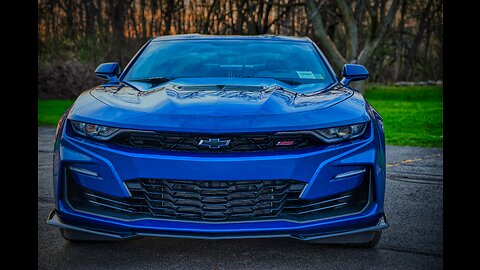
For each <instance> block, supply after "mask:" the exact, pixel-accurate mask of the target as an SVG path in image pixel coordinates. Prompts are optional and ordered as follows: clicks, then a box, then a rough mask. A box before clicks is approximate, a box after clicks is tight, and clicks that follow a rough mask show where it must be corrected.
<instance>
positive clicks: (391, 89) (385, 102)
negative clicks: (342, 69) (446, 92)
mask: <svg viewBox="0 0 480 270" xmlns="http://www.w3.org/2000/svg"><path fill="white" fill-rule="evenodd" d="M365 98H366V99H367V100H368V101H369V102H370V104H372V106H373V107H375V109H376V110H377V111H378V112H379V113H380V115H381V116H382V118H383V124H384V126H385V139H386V143H387V144H390V145H410V146H424V147H443V88H442V87H441V86H407V87H396V86H377V87H367V89H366V92H365Z"/></svg>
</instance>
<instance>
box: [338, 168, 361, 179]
mask: <svg viewBox="0 0 480 270" xmlns="http://www.w3.org/2000/svg"><path fill="white" fill-rule="evenodd" d="M366 171H367V169H365V168H363V169H361V170H355V171H349V172H344V173H341V174H337V176H335V179H336V180H338V179H341V178H346V177H350V176H354V175H358V174H362V173H365V172H366Z"/></svg>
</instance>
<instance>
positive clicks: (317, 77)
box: [313, 73, 324, 80]
mask: <svg viewBox="0 0 480 270" xmlns="http://www.w3.org/2000/svg"><path fill="white" fill-rule="evenodd" d="M313 76H314V77H315V79H319V80H323V79H324V78H323V75H322V74H320V73H315V74H313Z"/></svg>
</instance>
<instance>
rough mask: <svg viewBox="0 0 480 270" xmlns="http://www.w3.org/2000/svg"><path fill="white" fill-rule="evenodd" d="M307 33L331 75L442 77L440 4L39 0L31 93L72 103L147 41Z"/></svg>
mask: <svg viewBox="0 0 480 270" xmlns="http://www.w3.org/2000/svg"><path fill="white" fill-rule="evenodd" d="M186 33H200V34H215V35H261V34H269V35H287V36H308V37H310V38H311V39H312V40H313V41H315V43H316V44H317V45H318V46H319V47H320V48H321V49H322V50H323V52H324V53H325V54H326V56H327V58H328V59H329V61H330V63H331V64H332V66H333V68H334V70H335V71H336V72H337V75H340V71H341V67H342V66H343V64H345V63H359V64H363V65H365V66H366V67H367V69H368V70H369V71H370V77H369V79H368V83H381V84H392V83H396V82H400V81H438V80H440V81H441V80H442V79H443V1H442V0H351V1H347V0H236V1H235V0H184V1H179V0H103V1H102V0H38V94H39V98H41V99H68V98H70V99H71V98H75V97H76V96H77V95H78V94H79V93H81V92H82V91H84V90H86V89H88V88H90V87H92V86H94V85H95V84H98V83H101V82H102V81H100V80H99V79H97V78H96V77H95V73H94V70H95V68H96V67H97V65H98V64H100V63H102V62H109V61H116V62H119V63H120V65H121V66H122V67H125V65H126V64H127V63H128V61H129V60H130V58H131V57H133V55H134V54H135V53H136V52H137V51H138V50H139V49H140V47H141V46H142V45H143V44H144V43H145V42H146V41H147V40H148V39H149V38H151V37H155V36H161V35H172V34H186Z"/></svg>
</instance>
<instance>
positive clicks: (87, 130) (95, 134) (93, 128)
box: [70, 120, 120, 141]
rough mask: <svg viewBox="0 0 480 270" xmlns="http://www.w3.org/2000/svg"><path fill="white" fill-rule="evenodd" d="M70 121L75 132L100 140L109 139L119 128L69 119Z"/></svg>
mask: <svg viewBox="0 0 480 270" xmlns="http://www.w3.org/2000/svg"><path fill="white" fill-rule="evenodd" d="M70 122H71V123H72V128H73V131H75V133H77V134H79V135H82V136H85V137H91V138H94V139H97V140H102V141H105V140H108V139H110V138H111V137H113V135H115V134H116V133H117V132H118V131H119V130H120V129H118V128H113V127H107V126H101V125H95V124H89V123H83V122H78V121H72V120H70Z"/></svg>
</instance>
